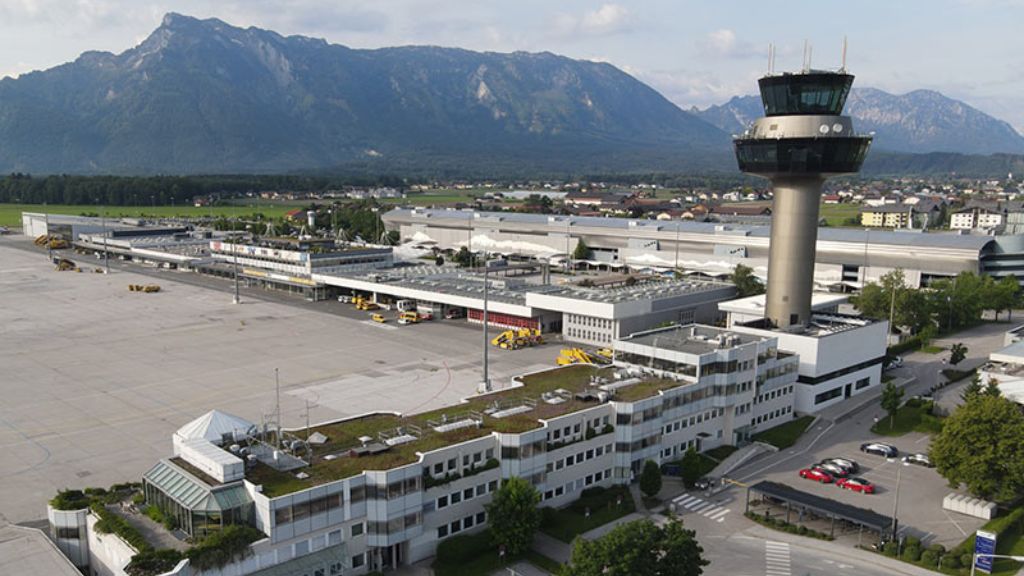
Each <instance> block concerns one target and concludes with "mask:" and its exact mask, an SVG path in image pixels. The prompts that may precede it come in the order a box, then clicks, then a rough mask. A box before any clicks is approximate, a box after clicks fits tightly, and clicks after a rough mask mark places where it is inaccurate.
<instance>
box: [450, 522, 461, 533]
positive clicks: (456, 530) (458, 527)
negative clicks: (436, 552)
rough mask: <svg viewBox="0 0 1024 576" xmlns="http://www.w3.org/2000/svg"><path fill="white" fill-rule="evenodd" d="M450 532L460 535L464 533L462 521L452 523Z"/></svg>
mask: <svg viewBox="0 0 1024 576" xmlns="http://www.w3.org/2000/svg"><path fill="white" fill-rule="evenodd" d="M449 531H450V532H451V533H452V534H458V533H459V532H462V521H461V520H456V521H455V522H452V523H451V524H450V525H449Z"/></svg>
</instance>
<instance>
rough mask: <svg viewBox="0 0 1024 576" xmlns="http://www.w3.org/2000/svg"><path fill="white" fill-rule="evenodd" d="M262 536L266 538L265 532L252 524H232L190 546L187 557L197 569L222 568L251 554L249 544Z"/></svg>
mask: <svg viewBox="0 0 1024 576" xmlns="http://www.w3.org/2000/svg"><path fill="white" fill-rule="evenodd" d="M262 538H265V536H264V534H263V532H260V531H259V530H257V529H255V528H253V527H252V526H246V525H244V524H232V525H230V526H225V527H224V529H223V530H221V531H220V532H214V533H213V534H210V535H209V536H207V537H206V538H204V539H203V540H202V541H200V542H199V543H198V544H196V545H195V546H193V547H192V548H189V549H188V551H187V552H185V557H186V558H188V559H189V563H190V564H191V566H192V568H194V569H196V570H209V569H211V568H222V567H224V566H226V565H228V564H230V563H232V562H235V561H238V560H242V559H244V558H245V557H246V556H248V555H249V554H251V553H252V549H251V548H249V545H250V544H252V543H253V542H255V541H257V540H260V539H262Z"/></svg>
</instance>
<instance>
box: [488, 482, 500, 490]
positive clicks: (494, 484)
mask: <svg viewBox="0 0 1024 576" xmlns="http://www.w3.org/2000/svg"><path fill="white" fill-rule="evenodd" d="M497 489H498V481H497V480H491V481H490V482H488V483H487V491H488V492H494V491H495V490H497Z"/></svg>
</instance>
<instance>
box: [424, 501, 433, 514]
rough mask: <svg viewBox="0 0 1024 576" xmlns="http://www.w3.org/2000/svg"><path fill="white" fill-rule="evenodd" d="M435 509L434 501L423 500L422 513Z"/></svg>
mask: <svg viewBox="0 0 1024 576" xmlns="http://www.w3.org/2000/svg"><path fill="white" fill-rule="evenodd" d="M435 509H436V502H434V501H433V500H431V501H430V502H424V503H423V513H424V514H429V513H431V512H433V511H434V510H435Z"/></svg>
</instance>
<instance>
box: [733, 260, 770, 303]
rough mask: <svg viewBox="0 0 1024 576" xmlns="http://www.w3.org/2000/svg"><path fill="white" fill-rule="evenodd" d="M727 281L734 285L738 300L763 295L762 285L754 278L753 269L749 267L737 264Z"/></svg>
mask: <svg viewBox="0 0 1024 576" xmlns="http://www.w3.org/2000/svg"><path fill="white" fill-rule="evenodd" d="M729 279H730V280H732V283H733V284H735V285H736V290H737V292H739V296H740V298H745V297H747V296H756V295H758V294H764V284H762V283H761V280H760V279H758V277H757V276H754V269H753V268H751V267H750V266H744V265H743V264H737V265H736V268H735V269H734V270H733V272H732V276H730V277H729Z"/></svg>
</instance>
